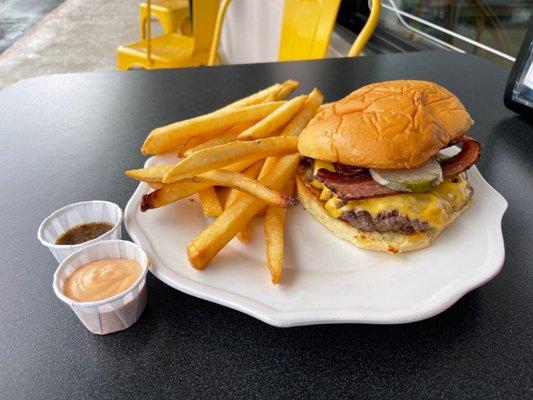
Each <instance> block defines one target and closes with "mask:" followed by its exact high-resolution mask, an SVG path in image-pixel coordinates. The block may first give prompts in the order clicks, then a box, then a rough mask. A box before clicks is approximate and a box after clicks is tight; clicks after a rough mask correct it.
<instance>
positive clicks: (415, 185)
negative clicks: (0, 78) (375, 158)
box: [370, 158, 442, 192]
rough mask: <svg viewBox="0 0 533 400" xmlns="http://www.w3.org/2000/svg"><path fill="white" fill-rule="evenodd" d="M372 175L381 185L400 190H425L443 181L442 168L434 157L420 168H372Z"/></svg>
mask: <svg viewBox="0 0 533 400" xmlns="http://www.w3.org/2000/svg"><path fill="white" fill-rule="evenodd" d="M370 175H372V178H373V179H374V180H375V181H376V182H377V183H379V184H380V185H382V186H386V187H388V188H389V189H392V190H396V191H399V192H425V191H428V190H429V189H431V188H432V187H434V186H437V185H438V184H439V183H441V182H442V169H441V167H440V164H439V163H438V162H437V160H435V159H434V158H430V159H429V160H428V161H426V162H425V163H424V164H422V165H421V166H420V167H418V168H411V169H370Z"/></svg>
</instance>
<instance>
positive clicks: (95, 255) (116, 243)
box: [53, 240, 150, 335]
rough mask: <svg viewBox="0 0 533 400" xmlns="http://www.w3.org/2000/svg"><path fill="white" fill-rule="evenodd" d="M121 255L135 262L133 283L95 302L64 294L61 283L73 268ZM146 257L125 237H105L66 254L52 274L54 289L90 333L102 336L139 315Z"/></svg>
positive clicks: (127, 325)
mask: <svg viewBox="0 0 533 400" xmlns="http://www.w3.org/2000/svg"><path fill="white" fill-rule="evenodd" d="M108 258H121V259H127V260H134V261H137V262H138V263H139V264H140V265H141V268H142V272H141V275H140V276H139V278H137V280H136V281H135V282H134V283H133V285H132V286H131V287H130V288H129V289H127V290H125V291H123V292H121V293H119V294H117V295H115V296H113V297H110V298H108V299H103V300H98V301H84V302H80V301H75V300H72V299H71V298H69V297H67V296H65V294H64V293H63V285H64V283H65V280H66V279H67V277H69V276H70V275H71V274H72V273H73V272H74V271H75V270H76V269H78V268H80V267H82V266H83V265H86V264H88V263H90V262H92V261H97V260H104V259H108ZM149 264H150V263H149V260H148V257H147V255H146V253H145V252H144V251H143V250H142V249H141V248H140V247H139V246H137V245H136V244H135V243H132V242H127V241H125V240H106V241H103V242H97V243H94V244H91V245H89V246H87V247H84V248H83V249H81V250H78V251H77V252H75V253H73V254H71V255H70V256H68V257H67V258H66V259H65V260H64V261H63V262H62V263H61V264H60V265H59V267H58V268H57V270H56V272H55V273H54V283H53V288H54V292H55V294H56V296H57V297H58V298H59V299H60V300H61V301H63V302H65V303H67V304H68V305H69V306H70V308H72V310H73V311H74V312H75V313H76V315H77V316H78V318H79V319H80V321H81V322H82V323H83V325H85V327H86V328H87V329H88V330H90V331H91V332H92V333H96V334H98V335H105V334H107V333H112V332H116V331H120V330H123V329H126V328H129V327H130V326H131V325H133V324H134V323H135V322H136V321H137V320H138V319H139V317H140V316H141V314H142V312H143V310H144V307H145V306H146V273H147V272H148V267H149Z"/></svg>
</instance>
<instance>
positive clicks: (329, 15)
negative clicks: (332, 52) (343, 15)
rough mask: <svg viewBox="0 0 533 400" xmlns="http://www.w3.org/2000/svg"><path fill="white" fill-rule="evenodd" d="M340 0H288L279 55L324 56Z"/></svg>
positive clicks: (284, 57) (284, 58)
mask: <svg viewBox="0 0 533 400" xmlns="http://www.w3.org/2000/svg"><path fill="white" fill-rule="evenodd" d="M339 5H340V0H285V7H284V10H283V21H282V25H281V37H280V44H279V53H278V59H279V60H280V61H291V60H311V59H316V58H324V56H325V55H326V52H327V51H328V45H329V40H330V39H331V33H332V31H333V26H334V25H335V19H336V18H337V11H338V10H339Z"/></svg>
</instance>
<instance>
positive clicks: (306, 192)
mask: <svg viewBox="0 0 533 400" xmlns="http://www.w3.org/2000/svg"><path fill="white" fill-rule="evenodd" d="M296 184H297V189H298V199H299V200H300V202H301V203H302V205H303V207H304V208H305V209H306V210H307V211H309V212H310V213H311V214H313V216H314V217H315V218H316V219H317V220H318V221H320V222H321V223H322V224H323V225H324V226H325V227H326V228H328V229H329V230H330V231H332V232H333V233H334V234H335V235H337V236H339V237H340V238H342V239H344V240H347V241H349V242H352V243H354V244H355V245H356V246H357V247H360V248H362V249H368V250H376V251H386V252H389V253H403V252H407V251H413V250H419V249H423V248H424V247H428V246H429V245H430V244H431V243H432V242H433V241H434V240H435V239H436V238H437V236H439V234H440V233H441V232H442V231H443V230H444V228H446V226H448V225H450V224H451V223H452V222H453V221H455V219H456V218H457V217H458V216H459V215H461V214H462V213H463V211H465V210H466V209H467V208H468V207H469V206H470V205H471V204H472V203H473V200H472V199H473V198H472V196H470V198H469V199H468V200H467V201H465V203H464V205H463V206H462V207H461V208H460V209H459V210H458V211H455V212H453V213H451V214H450V220H449V222H448V224H447V225H446V226H444V227H442V228H441V229H432V230H430V231H427V232H417V233H412V234H403V233H400V232H393V231H391V232H377V231H371V232H367V231H362V230H360V229H358V228H356V227H354V226H353V225H351V224H350V223H349V222H346V221H344V220H342V219H340V218H335V217H332V216H331V215H330V214H329V213H328V211H327V210H326V209H325V208H324V204H325V203H324V202H323V201H321V200H320V199H319V198H318V195H317V194H319V191H317V190H316V189H315V188H313V187H312V186H308V185H307V183H306V181H305V179H304V177H303V176H301V175H300V173H299V174H298V176H297V178H296Z"/></svg>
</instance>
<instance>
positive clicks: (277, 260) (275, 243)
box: [264, 179, 295, 284]
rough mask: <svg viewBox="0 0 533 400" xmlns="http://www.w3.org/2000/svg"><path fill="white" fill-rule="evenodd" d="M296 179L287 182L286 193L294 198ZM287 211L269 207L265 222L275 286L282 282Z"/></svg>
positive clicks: (267, 250)
mask: <svg viewBox="0 0 533 400" xmlns="http://www.w3.org/2000/svg"><path fill="white" fill-rule="evenodd" d="M294 184H295V181H294V179H291V180H290V181H288V182H287V184H286V185H285V188H284V193H285V194H287V195H289V196H292V195H293V193H294ZM286 214H287V210H286V209H281V208H278V207H271V206H268V207H267V210H266V214H265V220H264V231H265V243H266V261H267V265H268V269H269V270H270V276H271V278H272V283H273V284H278V283H279V282H280V281H281V271H282V268H283V256H284V247H285V238H284V227H285V216H286Z"/></svg>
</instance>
